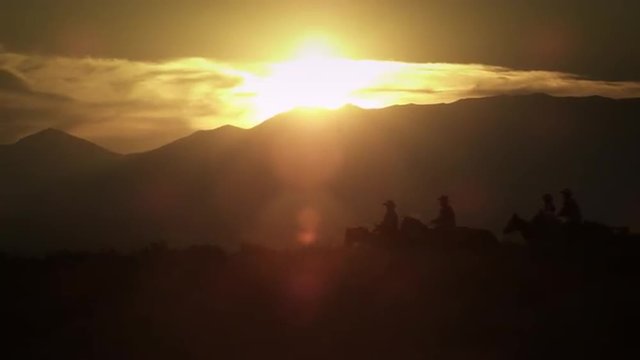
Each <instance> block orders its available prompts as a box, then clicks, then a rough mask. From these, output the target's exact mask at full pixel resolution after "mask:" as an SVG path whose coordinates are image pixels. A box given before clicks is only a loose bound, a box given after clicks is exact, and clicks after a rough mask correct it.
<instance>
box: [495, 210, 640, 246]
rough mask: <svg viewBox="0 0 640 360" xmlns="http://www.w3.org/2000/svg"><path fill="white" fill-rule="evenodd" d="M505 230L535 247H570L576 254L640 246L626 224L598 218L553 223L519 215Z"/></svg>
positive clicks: (506, 232) (508, 223)
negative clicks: (617, 224)
mask: <svg viewBox="0 0 640 360" xmlns="http://www.w3.org/2000/svg"><path fill="white" fill-rule="evenodd" d="M503 232H504V233H505V234H510V233H514V232H519V233H520V234H521V235H522V237H523V238H524V239H525V241H526V242H527V245H528V246H529V247H531V248H533V249H535V250H549V251H551V250H556V251H558V250H566V251H570V252H572V253H574V254H587V253H590V254H596V253H602V254H606V253H607V252H615V253H619V252H620V250H621V249H623V248H632V247H637V245H636V243H637V240H636V239H637V238H638V236H637V235H635V234H629V232H628V229H627V228H625V227H612V226H608V225H605V224H601V223H598V222H594V221H584V222H582V223H579V224H576V223H558V224H551V225H550V224H549V223H541V222H536V221H527V220H525V219H523V218H522V217H520V216H519V215H518V214H513V216H512V217H511V218H510V219H509V221H508V222H507V225H506V226H505V228H504V230H503Z"/></svg>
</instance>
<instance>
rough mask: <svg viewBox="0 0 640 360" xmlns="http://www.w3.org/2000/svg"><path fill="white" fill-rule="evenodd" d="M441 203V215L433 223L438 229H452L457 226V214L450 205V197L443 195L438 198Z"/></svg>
mask: <svg viewBox="0 0 640 360" xmlns="http://www.w3.org/2000/svg"><path fill="white" fill-rule="evenodd" d="M438 201H439V202H440V214H439V215H438V217H437V218H435V219H433V220H432V221H431V223H432V224H434V225H435V226H436V227H437V228H452V227H455V226H456V213H455V212H454V211H453V208H452V207H451V204H450V203H449V197H448V196H446V195H442V196H440V197H439V198H438Z"/></svg>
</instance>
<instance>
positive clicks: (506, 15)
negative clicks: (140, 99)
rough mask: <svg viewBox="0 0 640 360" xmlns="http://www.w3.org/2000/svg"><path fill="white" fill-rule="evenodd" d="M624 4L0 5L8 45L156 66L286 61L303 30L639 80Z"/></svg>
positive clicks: (639, 52) (375, 54)
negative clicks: (193, 60) (187, 61)
mask: <svg viewBox="0 0 640 360" xmlns="http://www.w3.org/2000/svg"><path fill="white" fill-rule="evenodd" d="M639 13H640V2H638V1H629V0H590V1H585V0H562V1H558V0H531V1H513V0H456V1H428V0H386V1H385V0H359V1H351V2H345V1H343V0H305V1H304V2H301V1H299V0H272V1H264V0H243V1H204V0H184V1H180V2H167V1H160V0H145V1H129V0H112V1H86V0H56V1H51V0H3V1H2V2H0V43H3V44H5V45H6V47H7V48H8V49H10V50H12V51H16V52H23V53H25V52H26V53H41V54H60V55H67V56H94V57H102V58H111V57H113V58H126V59H136V60H153V61H161V60H163V59H167V58H184V57H193V56H201V57H208V58H216V59H224V60H229V61H236V60H257V61H263V60H269V59H272V58H274V57H276V58H277V57H282V56H284V55H286V52H287V51H290V50H291V47H292V46H295V44H296V41H298V40H299V37H300V36H304V34H305V33H306V32H308V31H312V32H313V31H318V32H326V33H328V34H329V35H330V36H331V37H333V38H335V39H337V41H339V42H340V43H342V44H343V45H344V47H345V48H346V49H347V50H350V52H351V53H353V54H354V55H355V56H356V57H359V58H369V59H396V60H399V61H406V62H419V63H425V62H448V63H482V64H493V65H499V66H505V67H509V68H514V69H522V70H534V69H535V70H539V69H543V70H554V71H562V72H569V73H576V74H582V75H585V76H589V77H591V78H597V79H604V80H640V67H638V66H637V64H639V63H640V42H639V41H637V36H638V34H640V22H639V21H637V16H638V14H639Z"/></svg>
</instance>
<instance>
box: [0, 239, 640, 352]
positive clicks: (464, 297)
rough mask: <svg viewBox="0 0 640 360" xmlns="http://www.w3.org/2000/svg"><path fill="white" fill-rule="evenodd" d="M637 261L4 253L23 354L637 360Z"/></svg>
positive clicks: (254, 250) (10, 344) (625, 255)
mask: <svg viewBox="0 0 640 360" xmlns="http://www.w3.org/2000/svg"><path fill="white" fill-rule="evenodd" d="M638 264H639V263H638V261H637V253H632V252H630V251H623V252H618V253H607V254H602V253H601V254H599V255H598V256H597V257H587V256H583V254H581V253H578V252H576V253H574V254H572V255H571V256H554V255H548V256H540V254H538V253H534V252H531V251H530V249H529V248H528V247H525V246H517V245H509V244H502V245H499V246H497V247H492V248H480V249H476V250H475V251H460V248H458V247H456V246H454V247H448V248H437V247H435V248H433V247H430V248H420V247H409V248H402V247H393V248H381V247H356V248H351V249H349V248H340V247H339V248H321V247H310V248H302V249H298V250H288V251H285V250H270V249H267V248H264V247H261V246H258V245H247V246H244V247H243V250H241V251H239V252H237V253H233V254H226V253H225V252H223V251H222V250H221V249H219V248H217V247H212V246H198V247H192V248H188V249H183V250H175V249H173V250H172V249H169V248H167V247H166V245H163V244H155V245H153V246H149V247H148V248H147V249H145V250H142V251H139V252H136V253H133V254H129V255H123V254H120V253H117V252H106V253H93V254H92V253H60V254H56V255H51V256H48V257H45V258H39V259H38V258H19V257H12V256H3V257H0V281H1V282H2V284H3V296H2V297H1V298H0V309H1V310H0V311H1V312H2V319H3V322H2V326H3V328H4V329H7V330H9V331H6V332H5V335H4V340H5V341H4V342H3V344H4V345H3V347H2V349H1V353H2V355H3V358H7V359H13V358H20V359H30V358H37V359H48V358H51V359H59V358H65V359H88V358H91V359H140V358H156V359H175V358H183V359H210V358H224V359H246V358H252V357H260V358H265V359H271V358H274V359H275V358H277V359H281V358H309V359H326V358H338V359H353V358H358V359H359V358H380V359H383V358H384V359H388V358H397V359H423V358H438V359H468V358H474V359H513V358H519V359H566V358H582V359H601V358H610V357H621V356H625V357H626V356H629V357H631V358H634V357H637V356H638V355H640V354H638V352H637V350H638V349H637V346H636V339H635V335H634V334H635V332H634V331H633V329H634V327H635V322H634V319H637V315H638V305H637V304H638V300H640V299H638V294H637V291H635V285H634V284H635V282H636V279H637V276H638V274H639V272H638V266H639V265H638Z"/></svg>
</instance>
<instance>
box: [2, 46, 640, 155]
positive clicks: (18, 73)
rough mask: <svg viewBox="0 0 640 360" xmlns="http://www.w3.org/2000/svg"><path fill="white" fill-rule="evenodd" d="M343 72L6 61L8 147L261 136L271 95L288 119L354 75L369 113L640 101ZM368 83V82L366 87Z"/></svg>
mask: <svg viewBox="0 0 640 360" xmlns="http://www.w3.org/2000/svg"><path fill="white" fill-rule="evenodd" d="M335 65H336V63H335V62H334V63H332V66H335ZM338 65H339V67H340V69H341V71H342V73H335V74H333V75H332V71H333V70H332V68H331V67H330V68H326V69H308V70H307V69H302V70H303V71H302V73H301V74H302V76H303V77H304V74H305V72H317V73H320V74H322V76H310V77H305V78H304V79H305V80H309V81H311V83H302V84H299V83H298V80H297V76H298V75H297V74H296V76H294V77H293V78H290V77H287V78H286V80H287V81H288V83H286V84H285V86H282V85H283V84H274V83H273V81H269V76H270V73H269V70H270V68H271V64H256V63H254V64H228V63H224V62H221V61H214V60H210V59H204V58H184V59H173V60H166V61H160V62H142V61H129V60H124V59H104V58H71V57H59V56H36V55H25V54H17V53H9V52H4V53H2V52H0V142H4V143H6V142H11V141H15V140H17V139H18V138H19V137H21V136H24V135H26V134H28V133H29V132H33V131H37V130H40V129H42V128H44V127H55V128H60V129H62V130H65V131H68V132H70V133H72V134H75V135H78V136H81V137H84V138H87V139H89V140H91V141H94V142H97V143H98V144H101V145H103V146H107V147H109V148H111V149H113V150H115V151H121V152H132V151H142V150H147V149H150V148H152V147H156V146H160V145H162V144H164V143H166V142H168V141H170V140H173V139H176V138H178V137H180V136H184V135H186V134H189V133H191V132H193V131H194V130H197V129H205V128H214V127H218V126H221V125H225V124H233V125H236V126H243V127H248V126H252V125H254V124H257V123H259V122H260V121H262V120H265V117H266V116H268V115H273V111H272V113H269V112H265V111H261V109H259V105H261V103H260V100H261V99H262V100H264V99H267V100H270V99H273V97H269V96H268V95H270V93H271V92H275V90H277V91H280V92H282V94H277V95H279V97H278V98H276V99H277V100H278V101H281V102H282V103H283V104H281V105H282V106H283V107H281V108H279V107H274V108H272V109H271V110H274V111H281V110H286V106H295V105H296V103H295V102H292V103H287V99H288V98H289V96H290V95H291V98H292V99H295V98H296V96H293V95H299V94H297V93H298V92H301V91H318V89H320V90H321V89H322V88H323V87H327V86H328V87H330V86H331V85H332V84H331V82H332V81H335V82H339V81H341V79H344V77H345V76H346V75H349V76H351V75H353V76H352V77H353V79H352V80H353V81H354V83H356V84H359V85H358V88H357V89H354V90H353V91H352V92H351V93H350V94H349V95H348V96H347V97H345V102H350V103H353V104H355V105H358V106H362V107H384V106H390V105H398V104H408V103H416V104H432V103H448V102H453V101H457V100H459V99H462V98H470V97H484V96H493V95H501V94H524V93H547V94H550V95H557V96H592V95H600V96H605V97H611V98H629V97H640V83H637V82H606V81H597V80H592V79H586V78H583V77H580V76H578V75H574V74H567V73H561V72H550V71H519V70H515V69H509V68H504V67H496V66H488V65H481V64H446V63H441V64H419V63H404V62H391V61H374V60H345V61H344V62H343V63H340V64H338ZM280 69H282V67H280ZM358 72H362V74H359V73H358ZM360 75H362V77H361V76H360ZM332 77H334V78H335V79H334V80H332ZM362 79H366V82H362V83H360V80H362ZM265 80H266V81H265ZM271 80H273V79H271ZM313 81H318V83H313ZM278 85H280V86H279V87H278ZM270 86H271V87H270ZM273 86H276V88H275V89H274V88H273ZM289 87H292V88H289ZM320 95H321V94H320ZM297 98H300V99H305V98H307V97H304V96H302V97H300V96H298V97H297ZM262 105H264V104H262ZM267 105H269V104H267Z"/></svg>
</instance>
